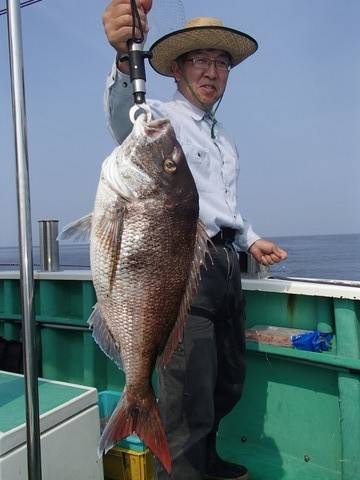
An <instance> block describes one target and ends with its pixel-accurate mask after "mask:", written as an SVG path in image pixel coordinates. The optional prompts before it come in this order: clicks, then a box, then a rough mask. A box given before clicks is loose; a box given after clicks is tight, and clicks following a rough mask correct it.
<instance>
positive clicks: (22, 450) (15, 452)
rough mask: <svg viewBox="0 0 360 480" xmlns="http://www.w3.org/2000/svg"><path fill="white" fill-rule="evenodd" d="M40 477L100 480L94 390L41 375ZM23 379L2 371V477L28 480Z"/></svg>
mask: <svg viewBox="0 0 360 480" xmlns="http://www.w3.org/2000/svg"><path fill="white" fill-rule="evenodd" d="M39 405H40V432H41V463H42V479H43V480H75V479H76V480H103V478H104V477H103V467H102V461H101V460H99V459H98V458H97V446H98V441H99V436H100V424H99V410H98V405H97V390H96V389H95V388H91V387H83V386H80V385H72V384H67V383H62V382H55V381H50V380H43V379H39ZM27 478H28V477H27V455H26V426H25V398H24V378H23V376H22V375H16V374H12V373H8V372H0V480H27Z"/></svg>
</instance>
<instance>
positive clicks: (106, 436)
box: [98, 390, 171, 474]
mask: <svg viewBox="0 0 360 480" xmlns="http://www.w3.org/2000/svg"><path fill="white" fill-rule="evenodd" d="M133 433H136V434H137V436H138V437H139V438H140V439H141V440H142V441H143V442H144V443H145V445H146V446H147V447H148V448H149V449H150V450H151V451H152V453H153V454H154V455H155V456H156V457H157V458H158V459H159V461H160V462H161V463H162V465H163V467H164V468H165V470H166V471H167V472H168V473H169V474H170V472H171V457H170V451H169V446H168V442H167V439H166V436H165V432H164V429H163V427H162V423H161V419H160V412H159V408H158V406H157V403H156V400H155V397H154V395H153V393H152V391H151V390H149V393H148V395H146V396H145V397H142V398H141V399H136V398H135V397H134V396H132V395H131V394H130V393H129V392H127V391H125V392H124V394H123V395H122V397H121V398H120V400H119V403H118V404H117V407H116V409H115V410H114V413H113V414H112V416H111V417H110V420H109V422H108V423H107V425H106V427H105V429H104V431H103V434H102V436H101V438H100V444H99V449H98V454H99V456H101V455H102V454H103V453H104V452H105V453H106V452H107V451H108V450H110V448H112V447H113V446H114V445H115V444H116V443H118V442H119V441H120V440H122V439H123V438H125V437H127V436H128V435H132V434H133Z"/></svg>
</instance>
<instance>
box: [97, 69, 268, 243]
mask: <svg viewBox="0 0 360 480" xmlns="http://www.w3.org/2000/svg"><path fill="white" fill-rule="evenodd" d="M147 103H148V105H149V106H150V108H151V112H152V115H153V118H159V117H166V118H168V119H169V120H170V121H171V124H172V126H173V128H174V130H175V133H176V137H177V139H178V141H179V143H180V145H181V146H182V148H183V150H184V153H185V156H186V159H187V162H188V165H189V167H190V170H191V172H192V174H193V177H194V180H195V183H196V186H197V189H198V193H199V207H200V213H199V216H200V219H201V220H202V221H203V223H204V224H205V226H206V230H207V233H208V235H209V236H210V237H213V236H214V235H216V234H217V233H218V231H219V230H220V228H221V227H230V228H233V229H235V230H237V234H236V238H235V242H234V245H235V247H236V248H237V249H239V250H245V251H246V250H247V249H248V248H249V247H250V246H251V245H252V244H253V243H254V242H255V241H256V240H258V239H259V238H260V237H259V236H258V235H256V233H254V231H253V229H252V227H251V225H250V224H249V222H248V221H247V220H246V219H245V218H243V217H242V216H241V214H240V201H239V156H238V153H237V149H236V146H235V143H234V142H233V141H232V140H231V139H230V138H229V136H228V135H227V134H226V132H225V130H224V128H223V126H222V124H221V123H219V122H218V123H217V124H216V126H215V138H214V139H213V138H211V125H212V123H211V120H210V118H209V117H208V116H206V114H205V112H204V111H203V110H201V109H199V108H197V107H195V106H194V105H192V104H191V103H190V102H189V101H188V100H187V99H186V98H185V97H184V96H183V95H182V94H181V93H180V92H179V91H177V92H176V93H175V95H174V98H173V100H171V101H169V102H162V101H159V100H150V99H147ZM132 104H133V96H132V88H131V85H130V80H129V77H128V76H127V75H124V74H122V73H120V72H119V71H118V70H117V68H116V65H115V63H114V65H113V68H112V71H111V73H110V75H109V77H108V79H107V88H106V91H105V111H106V114H107V121H108V126H109V129H110V131H111V133H112V135H113V136H114V138H115V140H116V141H118V142H119V143H122V141H123V140H124V139H125V138H126V137H127V135H128V134H129V133H130V130H131V128H132V124H131V122H130V120H129V115H128V112H129V109H130V107H131V106H132Z"/></svg>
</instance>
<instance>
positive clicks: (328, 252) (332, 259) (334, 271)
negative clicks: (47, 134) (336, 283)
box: [0, 234, 360, 281]
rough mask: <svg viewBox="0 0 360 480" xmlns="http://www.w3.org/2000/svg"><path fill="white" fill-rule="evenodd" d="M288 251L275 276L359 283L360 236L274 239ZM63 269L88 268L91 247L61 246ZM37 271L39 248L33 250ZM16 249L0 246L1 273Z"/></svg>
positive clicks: (14, 262)
mask: <svg viewBox="0 0 360 480" xmlns="http://www.w3.org/2000/svg"><path fill="white" fill-rule="evenodd" d="M272 240H274V241H275V242H276V243H277V244H278V245H280V246H281V247H282V248H284V249H285V250H287V252H288V254H289V258H288V260H286V261H285V262H281V263H279V264H277V265H275V266H273V267H272V268H271V274H272V275H274V276H291V277H309V278H324V279H335V280H352V281H360V234H352V235H311V236H293V237H277V238H272ZM59 250H60V266H61V267H60V268H61V269H87V268H89V265H90V260H89V245H78V244H76V245H72V244H69V243H67V244H60V248H59ZM33 259H34V268H35V269H37V268H39V249H38V247H34V257H33ZM18 265H19V254H18V249H17V247H0V270H14V269H18V268H19V267H18Z"/></svg>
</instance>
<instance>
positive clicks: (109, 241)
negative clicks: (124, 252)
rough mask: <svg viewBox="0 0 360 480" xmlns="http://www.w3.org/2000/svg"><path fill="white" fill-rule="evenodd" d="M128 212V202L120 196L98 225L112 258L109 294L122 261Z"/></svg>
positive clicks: (106, 248)
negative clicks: (123, 239)
mask: <svg viewBox="0 0 360 480" xmlns="http://www.w3.org/2000/svg"><path fill="white" fill-rule="evenodd" d="M126 212H127V207H126V202H124V200H123V199H122V198H121V197H120V196H119V197H118V201H117V203H116V205H115V207H114V206H112V208H111V210H109V211H105V213H104V215H103V216H102V218H101V220H100V221H99V223H98V224H97V227H96V232H95V235H96V236H97V237H98V238H99V240H100V243H101V244H102V245H103V248H104V250H105V251H106V254H107V256H108V258H109V259H110V261H109V262H108V265H109V271H108V272H107V278H108V280H109V291H108V294H109V295H110V294H111V292H112V289H113V286H114V281H115V276H116V271H117V268H118V265H119V261H120V251H121V239H122V233H123V226H124V218H125V215H126Z"/></svg>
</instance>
